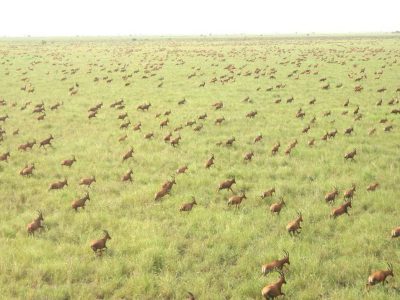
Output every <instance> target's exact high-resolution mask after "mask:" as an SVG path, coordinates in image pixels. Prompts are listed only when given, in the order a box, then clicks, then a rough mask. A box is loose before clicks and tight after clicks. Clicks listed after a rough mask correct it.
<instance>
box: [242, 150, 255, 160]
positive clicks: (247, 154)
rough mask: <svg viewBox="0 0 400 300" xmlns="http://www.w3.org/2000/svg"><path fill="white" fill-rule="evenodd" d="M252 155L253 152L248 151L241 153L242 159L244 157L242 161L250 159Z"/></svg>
mask: <svg viewBox="0 0 400 300" xmlns="http://www.w3.org/2000/svg"><path fill="white" fill-rule="evenodd" d="M253 156H254V152H253V151H250V152H247V153H245V154H244V155H243V159H244V161H251V160H252V158H253Z"/></svg>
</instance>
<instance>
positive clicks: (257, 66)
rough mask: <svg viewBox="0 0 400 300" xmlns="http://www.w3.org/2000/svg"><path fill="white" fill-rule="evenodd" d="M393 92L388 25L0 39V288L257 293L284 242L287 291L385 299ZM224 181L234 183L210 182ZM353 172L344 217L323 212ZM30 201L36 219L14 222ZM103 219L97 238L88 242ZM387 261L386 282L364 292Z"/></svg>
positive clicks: (25, 295)
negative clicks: (381, 28) (277, 32)
mask: <svg viewBox="0 0 400 300" xmlns="http://www.w3.org/2000/svg"><path fill="white" fill-rule="evenodd" d="M399 95H400V39H399V38H398V37H395V36H392V37H391V36H382V37H379V36H378V37H366V36H364V37H320V38H318V37H309V38H306V37H304V38H295V37H286V38H267V37H264V38H263V37H248V38H243V37H242V38H241V37H235V38H193V39H189V38H157V39H156V38H154V39H145V38H138V39H133V38H120V39H117V38H109V39H107V38H104V39H100V38H99V39H84V38H76V39H48V40H43V41H42V40H40V39H33V38H32V39H9V40H7V39H2V40H0V100H1V102H0V127H1V129H2V130H1V132H2V133H1V138H0V140H1V142H0V155H3V154H6V153H7V152H9V153H10V155H9V156H7V158H6V159H7V161H6V159H5V158H4V159H3V160H1V161H0V191H1V193H0V196H1V197H0V219H1V222H0V294H1V295H2V296H1V297H2V298H4V299H185V298H186V297H187V295H188V294H187V292H188V291H190V292H192V293H193V294H194V295H195V297H196V299H240V300H242V299H262V295H261V290H262V288H263V287H264V286H266V285H267V284H270V283H274V282H276V281H277V280H278V279H279V277H280V275H279V273H278V272H271V273H269V274H268V275H266V276H263V275H262V273H261V267H262V265H263V264H266V263H269V262H271V261H273V260H275V259H278V258H282V257H283V256H284V254H283V250H286V251H287V252H288V253H289V257H290V265H289V266H285V267H284V269H283V271H284V274H285V278H286V282H287V283H286V284H285V285H283V287H282V292H284V293H285V294H286V296H285V297H284V298H285V299H399V298H400V283H399V279H398V275H400V255H399V254H400V252H399V251H400V238H397V239H396V238H391V231H392V229H394V228H396V227H397V226H400V220H399V215H400V206H399V200H400V190H399V183H400V119H399V118H400V115H399V113H398V112H399V109H400V104H399ZM121 99H122V100H123V101H122V102H121V101H119V100H121ZM314 99H315V100H314ZM183 100H186V101H183ZM347 100H348V105H347V106H344V104H345V102H346V101H347ZM115 102H119V103H118V104H116V105H113V107H110V106H111V105H112V104H113V103H115ZM219 102H221V103H222V105H221V103H219ZM379 102H381V103H379ZM57 103H58V104H59V106H57V105H56V104H57ZM101 103H102V104H103V105H102V106H101V105H98V106H99V108H98V109H97V110H96V109H93V110H92V112H93V111H97V114H96V113H94V115H95V116H93V117H92V118H89V114H90V112H88V110H89V109H90V108H93V107H94V106H96V105H97V104H101ZM179 103H181V104H179ZM218 103H219V104H218ZM143 104H151V106H150V107H149V108H148V110H144V111H142V110H140V109H137V108H138V106H139V105H143ZM213 104H216V105H214V106H213ZM218 105H219V106H222V107H220V108H219V109H218ZM54 106H56V107H54ZM100 106H101V107H100ZM35 110H36V111H37V112H36V113H34V112H33V111H35ZM169 112H170V113H169ZM251 112H252V114H253V115H254V116H253V117H251V114H250V115H249V116H247V115H248V114H249V113H251ZM396 112H397V113H396ZM124 113H126V114H127V116H126V117H125V118H124V116H123V114H124ZM204 114H206V116H204V117H203V119H201V118H200V119H199V116H201V115H204ZM7 116H8V118H7ZM119 116H120V118H119ZM3 117H4V118H3ZM222 117H224V121H221V124H220V125H218V124H215V121H216V120H217V119H219V118H222ZM2 119H4V120H3V121H1V120H2ZM38 119H39V120H38ZM128 120H129V121H130V123H129V122H128ZM166 120H168V121H166ZM163 121H166V122H165V123H167V124H166V126H160V123H161V122H163ZM139 123H140V124H141V128H140V130H135V127H136V129H138V127H140V126H138V124H139ZM191 123H193V124H191ZM123 124H126V128H120V127H121V125H123ZM122 127H124V126H122ZM308 127H309V128H308ZM307 128H308V129H307ZM350 128H353V131H351V129H350ZM17 129H19V131H18V132H16V131H17ZM373 129H375V130H374V131H372V132H371V133H370V131H371V130H373ZM336 130H337V132H336ZM346 130H347V131H348V134H345V132H346ZM169 132H171V133H172V137H171V140H174V139H176V138H179V137H181V139H180V140H179V139H177V140H176V141H177V144H176V145H171V142H168V141H164V137H165V136H166V135H167V134H168V133H169ZM151 133H152V134H153V136H152V135H151ZM326 133H328V135H326ZM369 133H370V134H369ZM50 135H51V136H52V137H53V139H52V140H51V145H45V146H44V147H39V144H40V142H42V141H43V140H45V139H47V138H48V137H50ZM125 135H126V137H125ZM146 135H147V138H146V137H145V136H146ZM259 135H261V136H262V139H260V141H259V142H256V143H255V142H254V139H255V138H256V137H257V136H259ZM325 135H326V136H325ZM124 138H125V139H124ZM232 138H235V140H234V141H233V142H232V145H229V141H228V140H229V139H232ZM312 139H315V142H314V145H311V146H310V145H309V143H311V144H312V142H310V141H311V140H312ZM34 140H36V144H34V145H33V147H32V149H29V147H28V149H26V151H24V150H20V149H19V147H20V146H21V145H23V144H25V143H27V142H32V141H34ZM296 140H297V143H296V142H295V141H296ZM277 143H279V144H280V148H279V149H278V150H277V152H276V154H275V155H273V154H272V153H271V150H272V148H273V147H274V145H276V144H277ZM290 144H293V146H292V147H291V148H290V149H289V148H288V146H289V145H290ZM131 147H132V149H133V154H132V157H130V158H127V159H126V160H123V156H124V155H125V154H126V153H127V152H128V150H130V148H131ZM288 149H289V150H288ZM354 149H355V150H356V154H355V156H354V159H345V158H344V157H345V155H346V154H348V153H351V151H353V150H354ZM251 151H252V152H253V154H254V156H253V157H252V159H251V160H247V161H246V160H245V159H244V155H245V154H246V153H248V152H251ZM285 152H286V153H285ZM212 154H213V155H214V157H215V159H214V165H212V166H211V167H210V168H208V169H207V168H206V167H205V163H206V161H207V160H208V159H209V158H210V157H211V155H212ZM74 156H75V159H76V161H75V162H74V163H73V165H72V166H71V167H68V166H62V165H61V162H62V161H63V160H67V159H72V158H73V157H74ZM350 156H351V154H350ZM32 164H34V169H32V174H31V175H29V169H30V168H29V167H30V166H32ZM185 165H187V171H186V172H185V173H182V174H177V173H176V170H177V169H178V168H180V167H183V166H185ZM24 167H28V168H27V169H28V170H27V172H28V174H27V175H21V174H20V172H21V170H22V169H24ZM130 169H131V170H132V182H130V181H129V180H128V181H122V177H123V176H124V174H125V173H127V171H128V170H130ZM92 176H94V177H95V180H96V181H95V182H93V184H92V185H91V186H90V187H87V186H85V185H81V184H79V183H80V181H81V179H83V178H92ZM173 178H175V181H176V184H175V185H173V187H172V188H171V189H170V190H169V193H167V194H166V195H165V196H164V197H162V198H161V199H158V200H157V201H155V200H154V199H155V194H156V193H157V192H159V191H161V187H162V185H163V183H164V182H165V181H166V180H169V181H172V180H173ZM231 178H235V181H236V184H234V185H233V186H232V189H233V191H229V190H221V191H218V187H219V184H220V183H221V182H223V181H225V180H227V179H231ZM64 179H67V182H68V185H67V186H65V187H64V188H62V189H52V190H49V187H50V185H51V184H52V183H55V182H58V181H63V180H64ZM375 182H376V183H379V186H377V188H376V189H375V190H374V191H372V190H371V191H368V190H367V187H368V186H369V185H371V184H373V183H375ZM353 184H354V185H355V187H356V190H355V192H354V195H353V199H352V200H351V201H352V202H351V204H352V207H351V208H350V209H349V210H348V213H349V215H347V214H346V213H344V214H343V215H340V216H338V217H337V218H333V217H331V216H330V215H331V211H332V210H333V209H334V208H337V207H339V206H340V205H342V204H343V203H344V199H343V198H344V197H343V193H344V192H345V191H346V190H348V189H350V188H351V187H352V185H353ZM271 188H275V191H276V192H275V193H274V194H273V195H272V196H271V197H265V198H263V197H261V195H262V193H263V192H264V191H267V190H269V189H271ZM335 188H336V189H337V191H338V195H337V196H336V199H335V200H334V201H333V202H332V203H327V201H326V200H325V197H326V194H327V193H330V192H333V191H334V190H335ZM165 191H166V190H165ZM86 192H88V193H89V195H90V201H87V202H86V207H85V209H82V208H79V209H78V211H77V212H76V211H75V210H74V209H73V208H72V207H71V202H72V201H73V200H74V199H78V198H81V197H83V196H84V195H85V193H86ZM243 192H244V193H245V195H246V199H243V201H242V202H241V204H240V205H239V206H238V207H237V208H236V207H235V205H228V200H229V198H230V197H231V196H232V195H241V194H242V193H243ZM192 197H195V199H196V202H197V205H194V206H193V209H192V210H191V211H190V212H185V211H180V208H181V206H182V204H184V203H188V202H191V201H192ZM281 199H284V201H285V203H286V206H283V208H282V210H281V212H280V214H279V215H277V214H273V213H271V212H270V206H271V205H272V204H273V203H276V202H279V201H280V200H281ZM231 201H232V200H231ZM38 210H40V211H41V212H42V214H43V218H44V221H43V222H42V224H43V226H44V228H43V229H39V230H34V231H33V234H31V235H29V234H28V231H27V225H28V224H29V223H31V222H32V221H33V220H34V219H35V218H36V217H37V216H38V212H37V211H38ZM298 214H301V215H302V218H303V222H302V223H301V227H302V229H301V232H300V233H299V234H297V235H295V236H291V235H290V234H289V233H288V231H287V229H286V226H287V224H288V223H289V222H290V221H292V220H294V219H296V218H297V216H298ZM102 230H107V231H108V233H109V235H110V236H111V238H112V239H111V240H108V241H107V248H108V249H106V250H105V251H103V252H102V254H100V252H99V253H98V254H95V253H94V252H93V250H92V249H91V241H92V240H96V239H99V238H102V237H103V232H102ZM387 263H390V264H392V266H393V270H394V274H395V277H388V278H387V280H388V283H387V284H385V285H384V286H382V284H377V285H374V286H371V287H370V288H369V291H367V289H366V284H367V279H368V276H369V275H370V274H371V273H372V272H373V271H376V270H386V269H387V268H388V266H387Z"/></svg>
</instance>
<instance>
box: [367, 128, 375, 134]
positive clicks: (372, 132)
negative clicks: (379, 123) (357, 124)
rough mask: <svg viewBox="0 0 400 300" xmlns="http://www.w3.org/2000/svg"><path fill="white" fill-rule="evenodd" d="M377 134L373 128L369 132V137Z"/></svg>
mask: <svg viewBox="0 0 400 300" xmlns="http://www.w3.org/2000/svg"><path fill="white" fill-rule="evenodd" d="M375 132H376V128H372V129H371V130H370V131H369V132H368V135H373V134H374V133H375Z"/></svg>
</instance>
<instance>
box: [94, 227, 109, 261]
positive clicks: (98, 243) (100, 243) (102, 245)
mask: <svg viewBox="0 0 400 300" xmlns="http://www.w3.org/2000/svg"><path fill="white" fill-rule="evenodd" d="M103 232H104V237H103V238H101V239H99V240H94V241H92V242H91V243H90V248H92V250H93V251H94V253H97V251H98V250H100V252H99V253H100V255H101V253H102V251H104V249H107V246H106V243H107V240H111V236H110V235H109V234H108V232H107V230H103Z"/></svg>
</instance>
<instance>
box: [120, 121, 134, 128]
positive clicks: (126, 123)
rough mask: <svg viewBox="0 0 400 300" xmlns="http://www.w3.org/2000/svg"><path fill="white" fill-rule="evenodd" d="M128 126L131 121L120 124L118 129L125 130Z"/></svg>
mask: <svg viewBox="0 0 400 300" xmlns="http://www.w3.org/2000/svg"><path fill="white" fill-rule="evenodd" d="M129 125H131V121H130V120H128V122H125V123H122V124H121V125H120V126H119V129H127V128H128V127H129Z"/></svg>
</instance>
